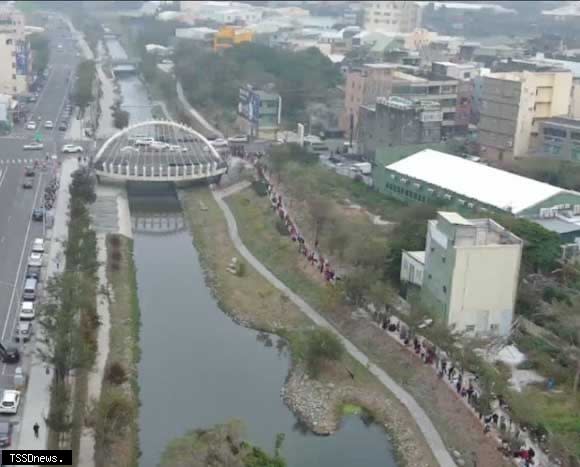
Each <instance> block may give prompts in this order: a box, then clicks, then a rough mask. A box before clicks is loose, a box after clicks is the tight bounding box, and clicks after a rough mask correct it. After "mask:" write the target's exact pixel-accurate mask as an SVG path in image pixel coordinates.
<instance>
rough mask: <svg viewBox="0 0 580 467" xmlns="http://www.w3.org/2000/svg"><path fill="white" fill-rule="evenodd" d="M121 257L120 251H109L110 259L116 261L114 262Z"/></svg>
mask: <svg viewBox="0 0 580 467" xmlns="http://www.w3.org/2000/svg"><path fill="white" fill-rule="evenodd" d="M122 258H123V255H122V254H121V252H120V251H113V252H112V253H111V259H112V260H113V261H114V262H116V263H118V262H119V261H121V259H122Z"/></svg>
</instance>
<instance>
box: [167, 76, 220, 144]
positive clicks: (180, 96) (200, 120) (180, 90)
mask: <svg viewBox="0 0 580 467" xmlns="http://www.w3.org/2000/svg"><path fill="white" fill-rule="evenodd" d="M176 90H177V98H178V99H179V101H180V102H181V105H183V107H185V110H187V111H188V112H189V113H190V115H191V116H192V117H193V118H195V119H196V120H197V122H198V123H199V124H200V125H201V126H202V127H203V128H204V129H205V130H207V131H208V132H210V133H213V134H215V135H217V136H218V137H220V138H223V137H224V135H223V133H222V132H221V131H219V130H218V129H217V128H216V127H214V126H213V125H212V124H211V123H209V122H208V121H207V120H206V119H205V118H204V117H203V115H201V114H200V113H199V112H198V111H197V110H195V109H194V108H193V107H192V106H191V104H190V103H189V102H188V100H187V98H186V97H185V93H184V92H183V87H182V86H181V83H180V82H179V80H178V81H177V85H176Z"/></svg>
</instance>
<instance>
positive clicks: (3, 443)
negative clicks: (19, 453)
mask: <svg viewBox="0 0 580 467" xmlns="http://www.w3.org/2000/svg"><path fill="white" fill-rule="evenodd" d="M10 444H12V423H10V422H0V447H1V448H7V447H9V446H10Z"/></svg>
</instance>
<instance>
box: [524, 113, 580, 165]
mask: <svg viewBox="0 0 580 467" xmlns="http://www.w3.org/2000/svg"><path fill="white" fill-rule="evenodd" d="M531 155H532V156H534V157H539V158H542V159H552V160H563V161H574V162H580V120H575V119H573V118H568V117H552V118H547V119H545V120H542V121H540V122H539V131H538V144H537V146H536V148H535V149H534V151H533V152H532V153H531Z"/></svg>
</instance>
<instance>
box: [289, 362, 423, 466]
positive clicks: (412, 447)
mask: <svg viewBox="0 0 580 467" xmlns="http://www.w3.org/2000/svg"><path fill="white" fill-rule="evenodd" d="M281 395H282V399H283V400H284V402H285V404H286V405H287V406H288V407H289V408H290V409H291V410H292V412H294V414H295V415H296V417H297V418H298V419H299V420H300V421H301V422H303V423H304V424H305V425H306V426H307V427H308V429H310V430H311V431H312V432H313V433H316V434H318V435H323V436H326V435H330V434H332V433H334V432H336V431H337V430H338V429H339V428H340V421H341V418H342V415H343V414H342V407H343V406H344V405H345V404H353V405H356V406H359V407H362V408H364V409H365V410H367V411H368V412H369V415H370V414H372V415H370V418H371V419H373V421H374V422H375V423H379V424H381V425H382V426H383V427H384V428H385V435H386V436H389V437H390V438H391V442H392V443H393V444H394V445H395V447H396V450H397V457H398V458H399V465H408V466H414V467H423V466H424V467H429V466H432V465H434V464H432V463H430V462H429V461H425V459H424V458H423V457H424V456H423V455H422V453H421V450H420V449H417V442H416V440H415V438H414V434H413V432H412V430H410V429H409V427H408V426H407V423H409V418H410V417H409V418H408V417H404V418H403V417H402V416H401V414H400V412H399V410H396V409H394V408H393V406H392V404H393V403H392V401H390V400H389V399H386V398H385V397H384V396H383V395H381V394H380V392H373V391H369V390H367V389H363V388H359V387H354V386H350V385H344V384H343V385H335V384H333V383H323V382H321V381H318V380H315V379H312V378H310V377H309V376H308V375H307V374H306V372H305V371H304V369H303V368H302V367H301V366H296V365H294V366H293V368H292V369H291V370H290V374H289V375H288V379H287V380H286V384H285V385H284V387H283V388H282V390H281ZM375 417H376V418H375ZM391 435H392V436H391Z"/></svg>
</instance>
